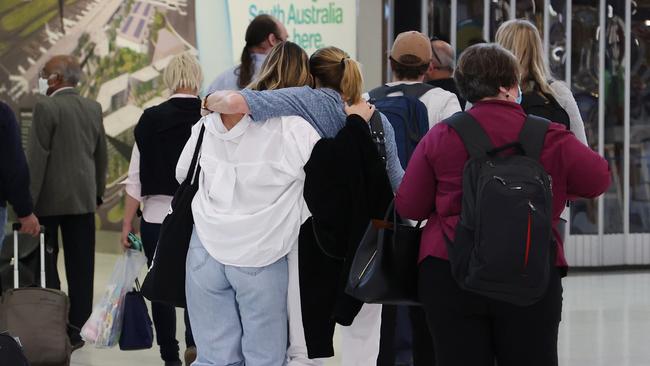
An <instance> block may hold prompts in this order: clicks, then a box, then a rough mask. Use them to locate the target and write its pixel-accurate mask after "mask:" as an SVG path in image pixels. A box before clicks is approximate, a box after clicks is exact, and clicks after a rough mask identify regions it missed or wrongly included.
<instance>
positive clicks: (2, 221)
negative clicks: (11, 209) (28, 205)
mask: <svg viewBox="0 0 650 366" xmlns="http://www.w3.org/2000/svg"><path fill="white" fill-rule="evenodd" d="M6 225H7V207H0V251H1V250H2V243H4V241H5V226H6Z"/></svg>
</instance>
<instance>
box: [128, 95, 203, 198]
mask: <svg viewBox="0 0 650 366" xmlns="http://www.w3.org/2000/svg"><path fill="white" fill-rule="evenodd" d="M200 119H201V100H200V99H199V98H171V99H169V100H168V101H166V102H164V103H161V104H159V105H157V106H154V107H151V108H148V109H146V110H145V111H144V113H142V116H141V117H140V120H139V121H138V124H137V125H136V126H135V130H134V134H135V141H136V143H137V144H138V149H139V150H140V183H141V184H142V192H141V193H140V194H141V195H142V196H150V195H156V194H162V195H167V196H173V195H174V192H176V189H178V182H177V181H176V163H177V162H178V158H179V157H180V156H181V152H182V151H183V147H185V143H186V142H187V140H188V139H189V138H190V134H191V133H192V126H193V125H194V124H195V123H196V122H197V121H198V120H200Z"/></svg>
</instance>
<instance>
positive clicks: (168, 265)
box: [142, 126, 205, 308]
mask: <svg viewBox="0 0 650 366" xmlns="http://www.w3.org/2000/svg"><path fill="white" fill-rule="evenodd" d="M204 133H205V126H201V132H200V134H199V138H198V140H197V142H196V147H195V148H194V155H193V156H192V162H191V163H190V169H189V171H188V172H187V177H185V181H183V183H181V185H180V187H178V190H176V193H175V194H174V198H173V200H172V205H171V210H170V211H169V213H167V216H166V217H165V220H164V221H163V223H162V226H161V228H160V237H159V238H158V245H157V246H156V251H155V253H154V256H153V261H152V263H151V267H150V268H149V272H147V276H146V277H145V279H144V282H143V283H142V295H144V297H146V298H147V299H149V300H150V301H159V302H164V303H168V304H171V305H174V306H176V307H182V308H184V307H185V306H186V300H185V260H186V259H187V251H188V249H189V246H190V239H191V238H192V230H193V229H194V219H193V218H192V200H193V199H194V196H195V195H196V192H197V191H198V189H199V174H200V173H201V165H200V164H199V163H198V158H199V152H200V151H201V143H202V142H203V134H204ZM195 173H196V174H195Z"/></svg>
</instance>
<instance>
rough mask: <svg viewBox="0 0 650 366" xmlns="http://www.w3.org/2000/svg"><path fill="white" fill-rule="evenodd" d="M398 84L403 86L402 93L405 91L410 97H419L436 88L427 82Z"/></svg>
mask: <svg viewBox="0 0 650 366" xmlns="http://www.w3.org/2000/svg"><path fill="white" fill-rule="evenodd" d="M398 86H401V87H402V93H404V95H408V96H410V97H414V98H418V99H419V98H420V97H421V96H423V95H424V94H426V93H427V92H428V91H429V90H431V89H434V87H433V86H431V85H429V84H425V83H417V84H402V85H398Z"/></svg>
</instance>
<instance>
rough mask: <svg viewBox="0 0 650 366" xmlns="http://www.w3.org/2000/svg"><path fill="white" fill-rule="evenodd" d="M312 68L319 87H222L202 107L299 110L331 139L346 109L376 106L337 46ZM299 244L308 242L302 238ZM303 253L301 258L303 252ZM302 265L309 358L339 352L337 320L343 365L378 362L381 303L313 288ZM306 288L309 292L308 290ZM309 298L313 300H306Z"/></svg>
mask: <svg viewBox="0 0 650 366" xmlns="http://www.w3.org/2000/svg"><path fill="white" fill-rule="evenodd" d="M309 69H310V72H311V74H312V76H313V77H314V83H315V87H316V88H315V89H314V88H311V87H308V86H305V87H301V88H287V89H279V90H273V91H255V90H250V89H244V90H242V91H239V92H228V91H221V92H215V93H213V94H211V95H209V96H208V97H206V99H205V100H204V106H203V107H204V108H205V109H207V110H209V111H215V112H221V113H247V114H250V116H251V118H252V119H253V120H254V121H264V120H266V119H269V118H273V117H277V116H286V115H298V116H301V117H303V118H304V119H306V120H307V121H308V122H309V123H310V124H311V125H312V126H314V128H315V129H316V131H318V133H319V135H320V136H321V137H330V138H331V137H335V136H336V134H337V133H338V132H339V131H340V130H341V129H342V128H343V127H344V126H345V125H346V118H347V117H346V109H347V111H348V113H349V114H352V113H354V111H355V110H356V111H360V110H364V109H365V110H372V106H370V105H368V104H367V103H366V102H365V101H364V100H363V99H362V98H361V93H362V90H363V79H362V77H361V69H360V65H359V63H358V62H357V61H355V60H353V59H352V58H350V56H349V55H348V54H347V53H346V52H345V51H343V50H341V49H339V48H336V47H325V48H321V49H319V50H317V51H316V52H315V53H314V54H313V55H312V56H311V57H310V59H309ZM382 126H383V129H384V133H385V140H386V170H387V172H388V178H389V180H390V183H391V185H392V187H393V190H395V189H397V187H398V186H399V183H400V182H401V179H402V176H403V175H404V171H403V169H402V167H401V165H400V162H399V159H398V157H397V147H396V144H395V133H394V130H393V127H392V126H391V124H390V123H389V122H388V120H387V119H386V117H385V116H383V115H382ZM305 225H307V224H305ZM305 225H303V226H305ZM306 231H309V232H311V230H306ZM300 247H301V248H302V247H303V245H302V237H301V245H300ZM303 253H304V252H303ZM352 253H353V251H352ZM300 257H301V258H302V257H303V254H301V255H300ZM318 258H319V260H321V261H322V262H323V263H332V258H329V257H327V256H325V254H322V253H321V254H320V256H319V257H318ZM346 263H347V262H346ZM333 266H338V264H333ZM346 267H347V268H346ZM302 268H303V267H302V266H301V276H300V277H301V285H300V292H301V294H302V295H303V296H302V301H303V304H302V316H303V320H304V326H305V330H304V332H305V334H304V335H305V338H306V343H307V349H308V351H309V352H308V354H309V358H311V359H315V358H326V357H331V356H333V355H334V352H333V342H332V336H333V333H334V326H335V322H336V323H338V324H341V325H345V326H344V327H343V328H342V329H341V338H342V352H341V355H342V357H341V363H342V365H343V366H348V365H355V366H371V365H372V366H374V365H376V364H377V356H378V354H379V336H380V328H381V305H378V304H362V303H361V302H359V301H357V300H355V299H352V298H351V297H349V296H347V295H345V294H344V293H343V290H342V289H341V288H328V290H332V291H327V290H325V289H322V288H314V287H319V286H320V285H321V284H320V283H319V284H318V285H315V286H305V285H304V284H303V273H302ZM311 271H314V269H313V268H312V269H311ZM347 271H349V263H348V264H347V265H344V266H343V268H342V269H340V270H339V273H338V274H335V275H336V276H337V277H336V278H332V279H329V278H328V279H327V280H328V281H329V280H331V281H334V282H337V281H339V279H340V278H347V276H346V272H347ZM337 284H338V282H337ZM307 291H309V292H308V293H307V294H306V292H307ZM307 301H309V303H308V304H305V302H307Z"/></svg>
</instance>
